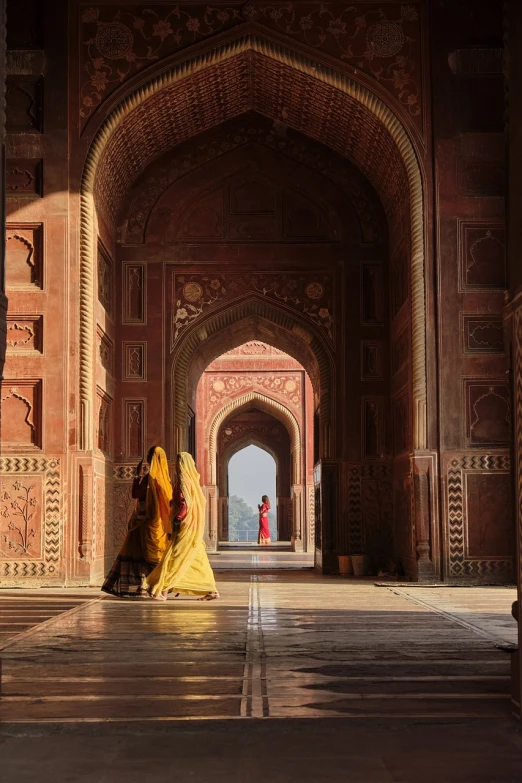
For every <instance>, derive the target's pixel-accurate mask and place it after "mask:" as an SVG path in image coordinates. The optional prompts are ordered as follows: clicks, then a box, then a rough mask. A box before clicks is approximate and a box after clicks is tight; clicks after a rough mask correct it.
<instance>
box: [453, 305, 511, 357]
mask: <svg viewBox="0 0 522 783" xmlns="http://www.w3.org/2000/svg"><path fill="white" fill-rule="evenodd" d="M461 318H462V330H461V333H462V337H463V341H464V343H463V351H464V353H465V354H469V353H471V354H473V353H478V354H480V353H504V327H503V323H502V317H501V316H500V315H488V314H487V313H484V314H480V315H465V314H463V313H461Z"/></svg>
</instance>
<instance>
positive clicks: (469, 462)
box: [444, 454, 514, 581]
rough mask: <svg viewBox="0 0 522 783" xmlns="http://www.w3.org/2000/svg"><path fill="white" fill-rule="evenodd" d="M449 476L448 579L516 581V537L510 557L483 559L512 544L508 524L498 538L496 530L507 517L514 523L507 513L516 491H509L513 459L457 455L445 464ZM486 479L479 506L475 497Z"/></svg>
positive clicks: (501, 554) (501, 556) (496, 555)
mask: <svg viewBox="0 0 522 783" xmlns="http://www.w3.org/2000/svg"><path fill="white" fill-rule="evenodd" d="M445 470H446V486H447V497H446V499H445V501H444V502H445V504H446V511H445V516H446V518H447V522H446V524H447V531H446V535H447V541H448V544H447V547H446V573H447V574H448V576H450V577H476V578H490V579H492V580H495V581H499V580H509V579H511V578H512V571H513V555H514V536H513V537H512V549H511V551H510V552H508V553H506V554H504V553H503V552H499V551H496V552H490V553H489V554H487V555H486V554H484V555H482V554H479V552H481V551H483V550H484V549H485V547H487V548H491V547H493V548H495V549H499V547H502V548H503V549H505V546H506V542H507V540H508V536H507V534H506V530H505V529H504V525H505V522H504V521H501V522H500V526H499V527H500V529H499V533H498V534H497V532H496V531H495V532H494V531H492V529H491V525H493V526H494V527H497V526H498V525H499V517H500V515H503V514H506V515H507V518H508V519H511V515H512V511H511V510H510V509H509V507H508V503H509V504H510V503H511V490H510V489H509V491H508V492H507V491H506V488H507V487H509V486H510V481H511V479H510V475H511V474H510V458H509V456H508V455H507V454H505V455H491V454H470V455H455V456H453V457H450V458H449V459H447V460H446V468H445ZM470 477H471V480H470ZM475 477H478V478H475ZM485 477H488V478H487V480H486V481H485V482H484V483H483V485H482V487H481V494H480V501H477V497H476V493H477V490H478V489H479V487H480V482H481V481H482V480H483V479H484V478H485ZM489 477H494V479H495V481H490V479H489ZM501 477H505V478H501ZM497 495H498V496H497ZM470 501H471V502H470ZM478 502H480V503H481V505H484V504H485V508H482V507H481V508H479V506H478ZM497 536H499V538H498V537H497Z"/></svg>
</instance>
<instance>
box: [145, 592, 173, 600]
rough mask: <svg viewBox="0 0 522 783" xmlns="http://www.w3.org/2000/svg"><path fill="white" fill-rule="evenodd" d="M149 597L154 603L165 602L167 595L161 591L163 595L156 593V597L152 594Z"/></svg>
mask: <svg viewBox="0 0 522 783" xmlns="http://www.w3.org/2000/svg"><path fill="white" fill-rule="evenodd" d="M149 595H150V597H151V598H152V599H153V600H154V601H166V600H167V595H168V593H167V592H166V591H163V593H156V595H154V593H149Z"/></svg>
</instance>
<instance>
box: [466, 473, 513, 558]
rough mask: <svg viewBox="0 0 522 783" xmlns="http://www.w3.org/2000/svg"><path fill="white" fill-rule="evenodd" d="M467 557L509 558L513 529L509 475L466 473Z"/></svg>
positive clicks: (511, 548)
mask: <svg viewBox="0 0 522 783" xmlns="http://www.w3.org/2000/svg"><path fill="white" fill-rule="evenodd" d="M465 485H466V505H467V522H466V529H467V540H466V544H467V547H466V556H467V557H479V558H482V557H486V558H490V557H510V556H511V555H512V554H513V550H514V542H515V530H514V527H513V503H512V497H511V486H512V485H511V476H510V475H509V473H497V474H491V473H466V474H465Z"/></svg>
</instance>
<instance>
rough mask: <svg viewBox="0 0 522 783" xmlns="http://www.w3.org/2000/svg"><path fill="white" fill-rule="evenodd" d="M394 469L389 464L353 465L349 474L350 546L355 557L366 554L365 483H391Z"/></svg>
mask: <svg viewBox="0 0 522 783" xmlns="http://www.w3.org/2000/svg"><path fill="white" fill-rule="evenodd" d="M392 478H393V468H392V466H391V465H390V464H388V463H372V464H368V465H351V466H349V473H348V546H349V549H350V553H351V554H353V555H356V554H363V553H364V552H365V535H364V518H363V483H364V482H365V481H367V480H372V481H377V482H379V483H380V484H381V483H383V482H391V480H392Z"/></svg>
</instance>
